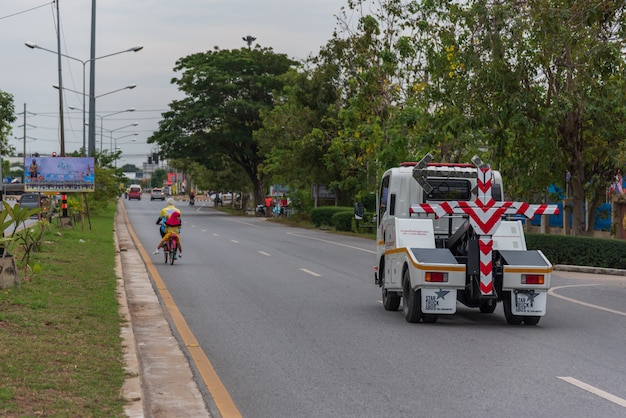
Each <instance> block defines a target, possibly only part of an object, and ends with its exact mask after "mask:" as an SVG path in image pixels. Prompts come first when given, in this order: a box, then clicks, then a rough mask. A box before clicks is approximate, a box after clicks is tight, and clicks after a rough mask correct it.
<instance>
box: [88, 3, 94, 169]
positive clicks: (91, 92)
mask: <svg viewBox="0 0 626 418" xmlns="http://www.w3.org/2000/svg"><path fill="white" fill-rule="evenodd" d="M89 60H90V61H91V65H90V71H89V142H88V146H87V148H88V149H89V152H88V154H87V156H89V157H94V156H95V155H96V0H91V56H90V58H89Z"/></svg>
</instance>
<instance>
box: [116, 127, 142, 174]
mask: <svg viewBox="0 0 626 418" xmlns="http://www.w3.org/2000/svg"><path fill="white" fill-rule="evenodd" d="M135 125H136V124H135ZM137 135H139V133H138V132H135V133H132V134H128V135H124V136H120V137H119V138H115V148H114V149H113V152H115V153H117V140H118V139H123V138H128V137H129V136H137ZM132 141H135V139H134V138H133V139H132V140H131V141H128V142H132ZM115 168H117V157H116V158H115Z"/></svg>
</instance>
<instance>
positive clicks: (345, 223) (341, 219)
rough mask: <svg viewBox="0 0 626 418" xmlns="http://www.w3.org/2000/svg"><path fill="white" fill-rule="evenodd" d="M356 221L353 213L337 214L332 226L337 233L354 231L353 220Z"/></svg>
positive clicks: (343, 212)
mask: <svg viewBox="0 0 626 418" xmlns="http://www.w3.org/2000/svg"><path fill="white" fill-rule="evenodd" d="M353 219H354V212H353V211H351V210H350V211H346V210H344V211H341V212H337V213H335V214H334V215H333V217H332V225H333V226H334V227H335V229H337V231H352V220H353Z"/></svg>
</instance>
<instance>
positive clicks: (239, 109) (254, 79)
mask: <svg viewBox="0 0 626 418" xmlns="http://www.w3.org/2000/svg"><path fill="white" fill-rule="evenodd" d="M294 65H296V62H295V61H293V60H291V59H289V58H288V57H287V56H286V55H284V54H277V53H274V52H273V50H272V49H271V48H261V47H259V46H257V47H255V48H254V49H250V48H242V49H235V50H220V49H217V48H216V49H215V50H214V51H209V52H205V53H196V54H192V55H189V56H187V57H184V58H181V59H180V60H178V61H177V63H176V66H175V68H174V70H175V71H178V72H182V75H181V76H180V77H179V78H175V79H173V80H172V82H173V83H174V84H177V85H178V88H179V90H181V91H182V92H183V93H184V94H185V96H186V97H185V98H183V99H182V100H177V101H174V102H172V103H171V104H170V109H171V110H170V111H168V112H166V113H164V115H163V116H164V119H163V120H162V121H161V122H160V124H159V131H158V132H156V133H155V134H154V135H152V137H151V138H149V140H148V142H156V143H158V144H159V145H160V150H161V155H163V156H164V157H165V158H170V159H172V158H188V159H190V160H192V161H195V162H198V163H200V164H202V165H204V166H205V167H207V168H209V169H213V170H220V169H221V168H222V167H223V161H224V160H223V157H226V158H227V159H228V160H230V161H232V162H233V163H235V164H237V165H238V166H240V167H241V168H242V169H243V170H244V172H245V173H246V175H247V176H248V178H249V179H250V182H251V183H252V184H253V187H254V193H255V200H256V201H257V202H260V201H261V199H262V197H263V196H264V195H265V185H264V182H263V178H262V175H261V173H260V172H259V166H260V165H261V163H262V162H263V158H262V156H261V155H260V153H259V152H258V144H257V142H256V140H255V139H254V136H253V132H254V131H255V130H257V129H259V128H260V127H261V126H262V121H261V117H260V112H261V111H262V110H263V109H269V108H271V107H272V106H273V103H274V99H275V94H276V93H277V92H280V91H281V90H282V88H283V82H282V79H281V78H280V76H281V75H282V74H285V73H286V72H287V71H288V70H289V69H290V68H291V67H292V66H294Z"/></svg>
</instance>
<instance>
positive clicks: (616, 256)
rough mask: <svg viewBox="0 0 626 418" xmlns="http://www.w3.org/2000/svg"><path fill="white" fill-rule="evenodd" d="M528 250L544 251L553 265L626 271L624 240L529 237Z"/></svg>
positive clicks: (548, 236)
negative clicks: (625, 269)
mask: <svg viewBox="0 0 626 418" xmlns="http://www.w3.org/2000/svg"><path fill="white" fill-rule="evenodd" d="M526 247H527V248H528V249H529V250H541V252H543V254H544V255H545V256H546V257H547V258H548V260H550V262H551V263H552V264H567V265H576V266H590V267H604V268H616V269H623V268H626V257H625V256H626V241H622V240H615V239H605V238H591V237H571V236H564V235H548V234H530V233H528V234H526Z"/></svg>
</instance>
